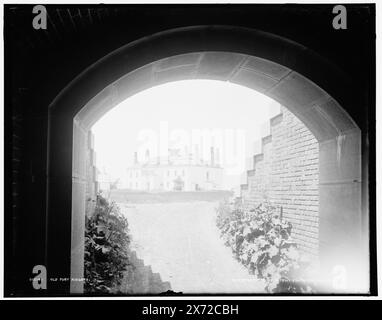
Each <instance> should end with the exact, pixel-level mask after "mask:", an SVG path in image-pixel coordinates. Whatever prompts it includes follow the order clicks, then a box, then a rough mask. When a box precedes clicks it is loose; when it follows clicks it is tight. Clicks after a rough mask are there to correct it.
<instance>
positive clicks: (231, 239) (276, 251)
mask: <svg viewBox="0 0 382 320" xmlns="http://www.w3.org/2000/svg"><path fill="white" fill-rule="evenodd" d="M227 208H228V209H227ZM228 212H229V213H228ZM217 225H218V227H219V228H220V230H221V236H222V238H223V239H224V241H225V244H226V245H227V246H229V247H231V249H232V251H233V253H234V255H235V257H236V259H237V260H238V261H240V262H241V263H242V264H243V265H244V266H246V267H247V268H248V269H249V271H250V273H252V274H253V275H255V276H256V277H257V278H258V279H262V280H264V281H265V283H266V290H267V291H268V292H269V293H285V292H287V293H310V292H312V290H313V289H312V287H311V285H308V284H307V283H306V282H305V281H302V280H301V279H302V277H303V274H304V272H305V271H306V270H307V268H308V266H309V262H308V261H304V260H303V259H302V257H301V255H300V253H299V251H298V248H297V244H296V243H295V242H294V241H293V240H292V239H291V232H292V224H291V223H290V222H287V221H284V220H282V219H281V217H280V215H279V214H277V213H276V208H275V207H273V206H271V205H270V204H268V203H263V204H260V205H259V206H258V207H256V208H253V209H250V210H247V209H243V208H241V207H237V206H236V207H235V208H231V209H230V208H229V207H227V206H224V205H221V206H220V207H219V208H218V217H217Z"/></svg>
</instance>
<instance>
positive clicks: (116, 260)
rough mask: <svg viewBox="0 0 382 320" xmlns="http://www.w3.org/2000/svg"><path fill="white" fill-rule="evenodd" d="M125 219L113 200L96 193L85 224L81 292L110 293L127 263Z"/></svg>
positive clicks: (117, 283)
mask: <svg viewBox="0 0 382 320" xmlns="http://www.w3.org/2000/svg"><path fill="white" fill-rule="evenodd" d="M129 244H130V237H129V234H128V223H127V219H126V218H125V217H124V216H122V215H121V213H120V211H119V208H118V207H117V206H116V205H115V203H111V204H110V203H109V202H108V201H107V200H106V199H105V198H103V197H102V196H100V195H99V196H97V205H96V208H95V212H94V214H93V216H91V217H90V218H88V217H87V218H86V224H85V285H84V289H85V293H111V292H112V291H113V290H114V289H115V288H117V287H118V286H119V285H120V284H121V281H122V278H123V276H124V271H125V270H126V269H127V267H128V265H129V251H128V250H129Z"/></svg>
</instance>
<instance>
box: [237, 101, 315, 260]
mask: <svg viewBox="0 0 382 320" xmlns="http://www.w3.org/2000/svg"><path fill="white" fill-rule="evenodd" d="M270 131H271V134H270V135H269V136H266V137H264V138H263V139H262V153H261V154H259V155H255V156H254V168H253V170H251V174H248V175H247V181H248V182H247V184H248V190H245V189H243V190H242V197H243V200H244V203H245V204H246V205H249V206H253V205H257V204H258V203H260V202H263V201H270V202H271V203H272V204H274V205H276V206H280V207H282V210H283V217H284V218H285V219H287V220H288V221H290V222H292V224H293V231H292V236H293V238H294V240H295V241H296V242H297V243H298V244H299V246H300V248H301V249H302V250H303V251H305V252H307V253H309V254H312V255H317V254H318V228H319V220H318V200H319V193H318V142H317V140H316V139H315V137H314V136H313V134H312V133H311V132H310V131H309V130H308V128H307V127H306V126H305V125H304V124H303V123H302V122H301V121H300V120H299V119H298V118H297V117H296V116H294V115H293V114H292V113H291V112H290V111H288V110H287V109H286V108H284V107H281V113H280V114H279V115H277V116H275V117H273V118H272V119H271V120H270Z"/></svg>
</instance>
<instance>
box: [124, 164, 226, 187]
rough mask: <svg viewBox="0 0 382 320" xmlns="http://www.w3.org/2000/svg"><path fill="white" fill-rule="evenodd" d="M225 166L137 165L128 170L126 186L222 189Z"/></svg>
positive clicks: (125, 180)
mask: <svg viewBox="0 0 382 320" xmlns="http://www.w3.org/2000/svg"><path fill="white" fill-rule="evenodd" d="M222 179H223V168H220V167H217V166H215V167H212V166H207V165H204V166H203V165H165V164H163V165H160V164H158V165H135V166H133V167H130V168H128V169H127V170H126V178H125V179H124V187H125V188H126V189H131V190H142V191H143V190H144V191H198V190H221V189H222V182H223V181H222Z"/></svg>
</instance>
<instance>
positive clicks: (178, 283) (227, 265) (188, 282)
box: [119, 202, 263, 293]
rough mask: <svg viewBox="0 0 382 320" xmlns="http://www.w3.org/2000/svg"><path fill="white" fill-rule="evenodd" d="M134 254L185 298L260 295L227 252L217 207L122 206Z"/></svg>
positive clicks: (259, 287) (257, 286) (259, 289)
mask: <svg viewBox="0 0 382 320" xmlns="http://www.w3.org/2000/svg"><path fill="white" fill-rule="evenodd" d="M119 205H120V207H121V209H122V212H124V214H125V215H126V217H127V218H128V221H129V225H130V231H131V234H132V236H133V248H134V249H135V250H136V251H137V254H138V256H139V257H140V258H141V259H143V260H144V262H145V264H146V265H151V267H152V269H153V271H154V272H159V273H160V275H161V277H162V279H163V280H164V281H169V282H170V283H171V287H172V290H174V291H182V292H183V293H257V292H263V284H262V283H260V282H258V281H256V280H255V279H254V278H253V276H251V275H249V274H248V271H247V270H246V269H245V268H244V267H243V266H242V265H240V264H239V263H238V262H237V261H236V260H235V259H234V258H233V257H232V254H231V250H230V249H229V248H227V247H225V246H224V244H223V242H222V240H221V239H220V237H219V231H218V229H217V227H216V225H215V217H216V212H215V207H216V205H217V204H216V203H214V202H189V203H165V204H137V205H132V204H129V205H126V204H119Z"/></svg>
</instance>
